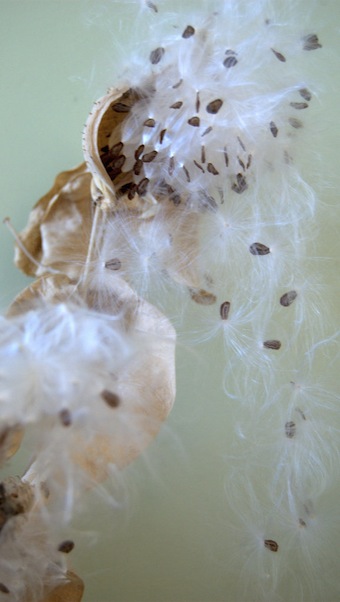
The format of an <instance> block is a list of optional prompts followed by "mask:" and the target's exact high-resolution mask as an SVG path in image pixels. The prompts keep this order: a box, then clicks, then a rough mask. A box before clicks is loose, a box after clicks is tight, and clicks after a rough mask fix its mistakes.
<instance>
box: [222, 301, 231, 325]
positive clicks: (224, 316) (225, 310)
mask: <svg viewBox="0 0 340 602" xmlns="http://www.w3.org/2000/svg"><path fill="white" fill-rule="evenodd" d="M229 310H230V301H224V302H223V303H222V304H221V306H220V316H221V318H222V320H227V319H228V315H229Z"/></svg>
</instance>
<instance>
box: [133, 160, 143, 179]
mask: <svg viewBox="0 0 340 602" xmlns="http://www.w3.org/2000/svg"><path fill="white" fill-rule="evenodd" d="M142 168H143V161H142V160H141V159H138V161H136V163H135V164H134V166H133V173H134V174H135V176H139V175H140V172H141V171H142Z"/></svg>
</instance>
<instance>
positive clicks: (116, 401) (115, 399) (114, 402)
mask: <svg viewBox="0 0 340 602" xmlns="http://www.w3.org/2000/svg"><path fill="white" fill-rule="evenodd" d="M100 396H101V398H102V399H103V400H104V401H105V403H107V405H108V406H109V407H110V408H118V406H119V405H120V397H119V395H117V393H113V392H112V391H109V390H108V389H104V390H103V391H102V392H101V394H100Z"/></svg>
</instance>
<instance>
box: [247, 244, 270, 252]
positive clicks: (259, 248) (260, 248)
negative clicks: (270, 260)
mask: <svg viewBox="0 0 340 602" xmlns="http://www.w3.org/2000/svg"><path fill="white" fill-rule="evenodd" d="M249 251H250V252H251V254H252V255H268V253H270V248H269V247H267V246H266V245H264V244H263V243H262V242H253V243H252V244H251V245H250V247H249Z"/></svg>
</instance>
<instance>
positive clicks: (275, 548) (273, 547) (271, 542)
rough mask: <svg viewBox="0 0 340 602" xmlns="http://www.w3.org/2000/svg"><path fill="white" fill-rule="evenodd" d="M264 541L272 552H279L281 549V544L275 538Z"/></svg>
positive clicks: (265, 545)
mask: <svg viewBox="0 0 340 602" xmlns="http://www.w3.org/2000/svg"><path fill="white" fill-rule="evenodd" d="M263 543H264V547H265V548H267V550H270V551H271V552H277V551H278V549H279V544H278V543H277V542H276V541H274V540H273V539H265V540H264V542H263Z"/></svg>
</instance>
